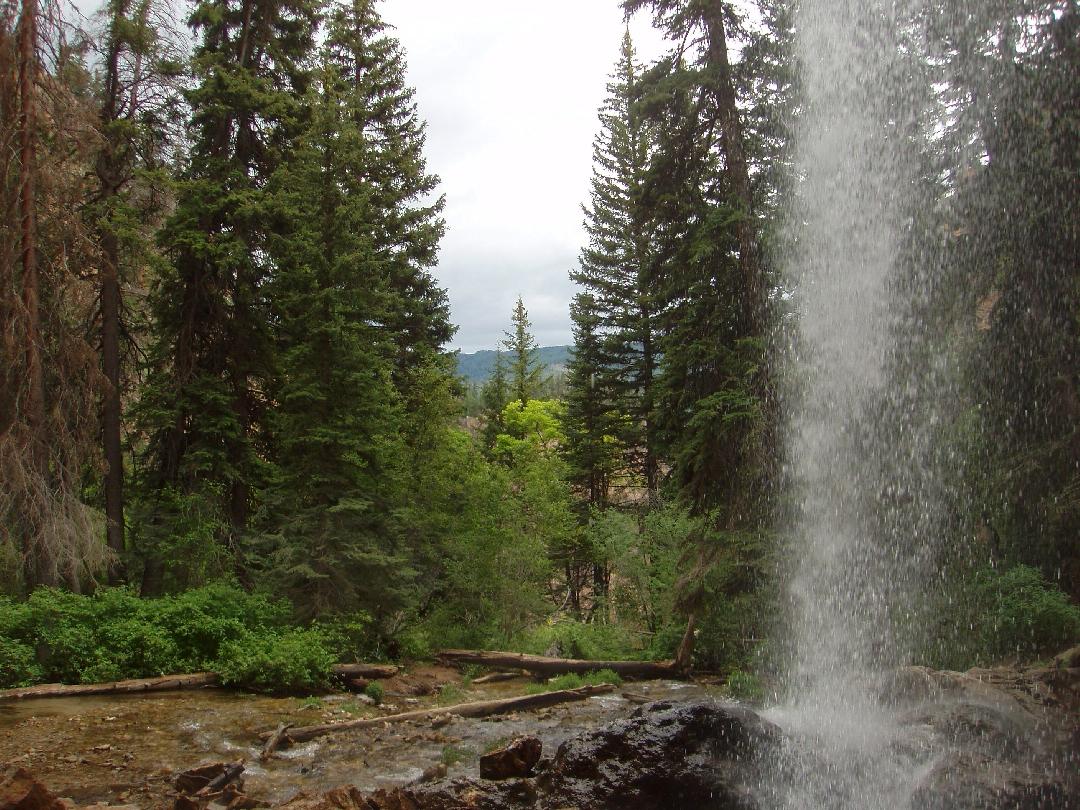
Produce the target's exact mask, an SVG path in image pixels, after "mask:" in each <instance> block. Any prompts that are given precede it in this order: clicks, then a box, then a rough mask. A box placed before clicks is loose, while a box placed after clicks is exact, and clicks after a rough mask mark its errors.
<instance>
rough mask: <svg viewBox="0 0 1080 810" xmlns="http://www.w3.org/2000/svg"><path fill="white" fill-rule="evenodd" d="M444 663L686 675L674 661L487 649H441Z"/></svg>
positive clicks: (539, 672) (537, 670)
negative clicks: (592, 658)
mask: <svg viewBox="0 0 1080 810" xmlns="http://www.w3.org/2000/svg"><path fill="white" fill-rule="evenodd" d="M435 657H436V658H438V659H439V660H440V661H441V662H443V663H444V664H457V665H463V664H476V665H479V666H483V667H491V668H492V669H526V670H528V671H529V672H532V673H534V674H536V675H565V674H567V673H570V672H575V673H577V674H579V675H583V674H585V673H586V672H594V671H596V670H598V669H610V670H611V671H612V672H615V673H616V674H618V675H621V676H623V677H628V678H678V677H682V676H683V675H685V674H686V671H685V669H684V668H681V667H679V666H678V665H677V664H676V663H675V662H674V661H588V660H585V659H581V658H548V657H546V656H543V655H525V654H524V653H513V652H488V651H486V650H443V651H442V652H440V653H438V654H436V656H435Z"/></svg>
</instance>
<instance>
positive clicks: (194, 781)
mask: <svg viewBox="0 0 1080 810" xmlns="http://www.w3.org/2000/svg"><path fill="white" fill-rule="evenodd" d="M226 767H228V766H227V763H224V762H211V763H209V764H207V765H200V766H199V767H197V768H189V769H188V770H186V771H183V772H182V773H178V774H177V775H176V779H175V780H174V781H173V785H174V786H175V787H176V789H177V790H178V791H180V792H181V793H197V792H199V791H200V790H202V789H203V788H204V787H206V786H207V785H208V784H210V782H212V781H213V780H214V779H217V778H218V777H219V776H221V775H222V774H223V773H225V768H226ZM178 810H179V809H178Z"/></svg>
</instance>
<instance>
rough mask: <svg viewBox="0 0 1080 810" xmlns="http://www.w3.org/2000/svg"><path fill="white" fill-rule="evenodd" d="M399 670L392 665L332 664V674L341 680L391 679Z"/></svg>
mask: <svg viewBox="0 0 1080 810" xmlns="http://www.w3.org/2000/svg"><path fill="white" fill-rule="evenodd" d="M400 670H401V668H400V667H396V666H394V665H393V664H334V667H333V672H334V674H335V675H337V676H339V677H341V678H368V679H370V680H379V679H380V678H393V677H394V676H395V675H397V674H398V672H399V671H400Z"/></svg>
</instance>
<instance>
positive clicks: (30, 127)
mask: <svg viewBox="0 0 1080 810" xmlns="http://www.w3.org/2000/svg"><path fill="white" fill-rule="evenodd" d="M37 15H38V7H37V0H23V4H22V10H21V12H20V15H19V209H20V210H19V215H20V221H19V236H20V258H21V263H22V309H23V321H24V323H25V330H26V331H25V335H24V347H23V350H24V356H25V360H24V364H25V372H26V386H25V389H24V396H23V401H22V410H23V414H24V419H25V422H26V426H27V429H28V433H29V447H28V448H27V452H28V454H29V463H30V467H31V469H32V471H33V474H35V475H45V474H46V472H47V471H46V464H47V453H46V445H45V436H44V435H43V434H44V429H45V374H44V369H43V367H42V362H41V288H40V285H41V281H40V278H39V277H38V266H37V211H36V208H35V206H36V198H35V189H34V180H35V177H34V174H35V171H36V168H37V167H36V165H35V164H36V153H37V132H36V128H37ZM39 532H40V527H39V526H27V527H26V533H25V535H24V547H23V548H24V559H25V561H26V562H25V568H24V576H25V585H26V588H27V590H30V589H32V588H33V587H34V586H35V585H42V584H43V585H53V584H55V583H56V571H55V565H54V563H53V561H52V559H51V558H50V555H49V552H48V549H47V548H46V547H45V545H44V544H43V543H42V538H41V537H39V536H38V535H39Z"/></svg>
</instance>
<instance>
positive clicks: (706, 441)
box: [0, 0, 1080, 690]
mask: <svg viewBox="0 0 1080 810" xmlns="http://www.w3.org/2000/svg"><path fill="white" fill-rule="evenodd" d="M969 6H970V4H964V3H960V2H953V1H952V0H949V2H945V3H943V4H939V6H938V7H935V8H934V9H930V10H927V11H926V14H925V15H923V16H921V17H919V18H918V19H915V18H913V19H912V20H911V21H910V23H911V26H912V30H913V31H918V32H919V35H920V36H925V37H928V38H930V39H932V40H934V41H935V42H936V43H937V50H936V53H938V57H937V58H936V59H935V60H934V61H933V62H932V63H929V62H925V63H920V64H916V65H900V66H899V67H898V69H900V68H903V69H904V70H908V71H910V72H913V73H914V74H918V75H922V76H924V79H925V91H926V95H925V99H924V103H923V104H922V106H921V107H920V108H919V109H918V110H913V111H912V113H911V114H912V120H911V121H910V122H908V123H909V126H908V129H906V130H905V131H904V132H903V133H902V136H903V138H904V139H905V143H906V147H907V148H909V149H910V150H911V152H912V155H913V156H914V158H913V159H915V160H917V161H919V165H921V166H923V167H924V171H923V173H922V179H921V183H922V185H921V188H920V189H919V193H920V194H921V195H922V196H921V204H920V205H919V206H918V209H917V210H914V211H911V212H910V226H909V231H910V232H911V234H912V237H911V241H910V246H908V248H906V250H907V252H906V253H905V254H904V256H903V257H902V260H901V262H900V264H901V265H902V268H901V276H902V277H901V278H898V279H897V281H896V283H897V284H898V285H905V284H908V285H912V286H914V285H916V284H918V285H920V288H925V289H926V290H927V292H926V293H925V294H924V295H922V296H921V297H919V298H918V301H917V304H916V307H917V308H918V310H919V311H918V317H919V318H920V319H921V322H924V323H926V324H927V325H928V328H927V329H926V330H925V331H924V332H922V333H920V334H919V335H918V337H917V338H913V340H912V342H911V344H910V346H909V347H908V352H907V353H906V354H905V355H904V356H900V357H896V358H893V362H894V363H895V364H896V367H897V368H900V367H902V366H903V365H904V363H906V362H909V361H911V359H912V358H914V357H917V356H919V355H920V353H926V352H930V351H940V352H941V353H942V355H943V356H945V357H947V358H948V365H949V366H950V369H952V370H953V371H955V372H957V378H958V379H959V381H960V382H959V384H957V385H956V386H955V388H953V389H951V390H952V391H953V394H954V396H953V397H952V398H951V399H950V401H949V402H944V403H926V402H924V401H922V400H920V399H919V397H918V395H917V392H914V391H913V392H912V394H911V396H912V402H906V403H882V405H881V407H882V420H883V422H886V423H888V424H889V425H893V426H895V427H896V428H897V429H899V430H902V429H903V426H904V424H905V423H904V419H905V418H906V416H905V414H910V413H911V412H912V411H911V409H912V408H915V409H918V408H926V407H931V406H932V407H934V408H935V409H936V411H937V415H936V421H935V424H936V425H937V427H938V430H939V431H940V435H939V436H938V437H937V438H938V443H937V444H936V445H935V447H937V448H938V449H937V450H936V451H935V452H939V453H941V454H943V455H947V456H948V458H949V459H951V460H952V463H951V465H950V467H949V469H951V470H952V478H951V479H950V480H948V481H934V482H929V483H928V484H927V486H934V487H941V488H942V489H944V490H948V492H949V493H951V494H952V495H953V496H954V497H951V498H950V500H949V503H950V507H949V513H948V517H947V519H946V520H945V521H944V522H943V524H942V525H936V526H934V527H933V531H935V532H937V533H940V536H941V538H942V540H941V542H940V544H939V545H938V549H939V552H940V559H939V560H937V562H938V563H939V564H940V565H941V566H942V570H947V571H949V572H950V575H949V578H948V581H947V583H946V584H944V585H943V586H942V588H941V593H940V597H941V598H940V605H939V606H938V613H937V615H938V617H939V618H938V621H939V623H940V627H938V628H937V629H938V630H939V632H938V633H937V634H936V638H938V639H951V641H948V642H947V643H944V644H936V645H927V647H926V649H925V653H924V655H925V657H926V658H927V659H931V658H933V659H934V660H937V661H942V660H944V661H945V662H947V663H948V664H950V665H951V666H965V665H968V664H972V663H975V662H986V661H991V660H995V659H998V658H1001V657H1005V656H1020V657H1038V656H1044V655H1046V654H1048V653H1052V652H1056V651H1057V650H1056V649H1055V648H1057V647H1060V646H1063V645H1064V644H1065V643H1067V642H1069V641H1071V640H1075V639H1076V637H1077V635H1078V634H1080V610H1078V608H1077V600H1078V599H1080V562H1078V559H1080V555H1078V554H1077V545H1076V540H1077V536H1078V533H1080V376H1078V369H1080V288H1078V286H1077V283H1076V280H1077V273H1076V256H1077V255H1080V244H1078V237H1080V234H1078V229H1077V223H1080V212H1078V211H1077V210H1076V201H1077V195H1076V194H1075V188H1074V187H1073V185H1074V184H1075V178H1076V176H1077V172H1078V171H1080V167H1078V165H1077V156H1078V152H1077V149H1076V136H1077V133H1078V131H1080V98H1078V97H1077V95H1078V93H1080V83H1077V82H1076V81H1075V79H1076V75H1077V70H1078V66H1080V50H1078V48H1080V45H1078V43H1080V38H1078V37H1077V32H1078V26H1080V16H1078V14H1077V11H1076V9H1075V8H1074V7H1073V6H1069V5H1068V4H1061V3H1057V2H1052V0H1045V2H1037V3H1035V4H1034V6H1032V4H1031V3H1024V4H1021V3H1019V2H1011V1H1010V2H1005V3H1004V4H997V5H995V6H994V7H993V8H990V7H987V8H980V9H979V10H978V13H972V14H967V15H966V16H964V17H963V19H964V20H965V22H964V25H963V26H960V27H959V28H957V27H955V26H952V25H951V24H950V25H949V26H948V27H946V26H944V25H943V22H944V21H946V20H952V19H953V18H954V17H956V16H957V15H960V14H961V10H962V9H961V7H964V8H967V7H969ZM622 8H623V9H624V10H625V12H626V13H627V14H635V13H640V14H644V15H651V16H652V19H653V22H654V25H655V26H656V27H658V28H659V29H661V30H662V31H663V32H664V33H665V35H666V37H667V41H668V44H669V50H668V52H667V53H665V54H664V55H663V56H662V57H661V58H660V59H659V60H657V61H655V62H653V63H651V64H642V63H641V62H640V61H639V60H638V58H637V56H636V54H635V50H634V44H633V42H632V41H631V38H630V35H629V34H627V35H626V38H625V40H624V42H623V43H622V47H621V49H620V50H618V51H617V52H613V53H612V54H611V62H612V71H611V76H610V81H609V84H608V89H607V98H606V101H605V102H604V104H603V106H602V108H601V109H600V110H599V111H598V113H599V117H598V122H597V133H596V138H595V141H594V144H593V156H594V168H593V174H592V178H591V185H590V195H589V198H588V199H586V200H583V201H582V203H583V204H584V220H585V227H584V236H583V244H582V247H581V253H580V259H579V262H578V263H577V265H576V266H575V267H574V268H568V270H569V271H570V275H571V277H572V279H573V281H574V282H575V283H576V290H577V292H576V294H575V296H574V298H573V301H572V303H571V304H570V309H569V314H570V319H571V322H572V325H573V334H574V345H573V347H572V348H571V350H570V351H569V354H568V355H567V356H564V355H563V354H562V351H561V350H562V349H563V347H546V348H544V349H540V348H539V347H537V346H536V343H535V340H534V338H533V334H532V331H531V330H532V324H531V322H530V320H529V315H528V310H527V307H526V304H527V302H525V301H522V300H521V299H520V298H519V299H518V301H517V305H516V306H515V308H514V310H513V311H512V312H507V313H506V337H505V341H504V342H503V344H502V345H501V346H500V347H499V351H498V354H497V356H495V357H491V356H489V355H487V354H485V353H478V354H477V355H476V356H473V357H472V358H468V359H469V361H470V362H468V363H466V362H464V361H465V360H466V359H467V358H466V357H465V356H459V357H457V358H455V354H454V352H452V351H451V349H450V343H451V340H452V338H453V336H454V333H455V326H454V323H453V313H452V312H451V311H450V306H449V303H448V300H449V299H448V296H447V292H446V291H445V290H444V289H442V288H441V287H440V286H439V284H438V282H437V281H436V278H435V275H434V272H435V268H436V266H437V262H438V257H439V245H440V240H441V238H442V236H443V233H444V231H445V229H446V223H445V221H444V218H443V211H444V198H443V196H442V195H443V194H444V193H449V194H452V193H453V189H448V188H446V187H444V185H443V184H442V183H441V182H440V180H439V178H438V177H437V176H435V174H434V173H433V171H432V170H431V169H430V168H429V167H428V165H427V163H426V158H425V151H424V145H425V123H424V121H423V120H421V118H420V115H419V113H418V110H417V106H416V101H415V97H414V90H413V88H411V87H410V86H409V85H408V83H407V81H406V62H405V56H404V49H403V47H402V43H400V42H399V41H398V40H397V39H396V38H395V34H394V31H393V29H391V28H390V27H388V26H387V25H386V24H385V23H384V21H383V20H382V18H381V17H380V14H379V4H378V3H377V2H375V0H269V1H268V2H261V3H255V2H252V1H251V0H199V1H198V2H195V3H194V4H193V5H192V6H191V8H190V9H189V10H188V11H189V12H190V13H188V14H187V16H186V17H185V18H184V19H174V18H173V17H172V16H170V15H171V14H172V13H173V7H172V6H171V5H170V4H167V3H163V2H159V0H139V1H138V2H133V0H108V2H107V3H106V5H105V7H104V9H103V11H102V13H101V15H99V16H98V17H95V18H94V21H93V24H90V23H83V24H82V27H80V24H79V23H77V22H76V20H75V18H74V17H71V16H69V17H68V18H67V19H64V18H63V14H62V11H61V9H59V8H58V7H57V6H55V5H48V6H45V5H39V3H38V0H22V2H19V3H16V2H13V1H8V2H3V3H0V104H2V115H0V141H2V143H3V144H4V149H3V150H2V152H0V162H2V172H0V178H2V182H3V186H2V190H0V203H2V205H3V210H4V216H3V217H2V218H0V373H2V375H3V377H2V378H0V593H2V594H3V596H0V681H2V682H3V683H2V684H0V685H15V684H21V683H29V682H34V681H40V680H66V681H79V680H82V681H91V680H106V679H111V678H118V677H125V676H136V675H151V674H160V673H162V672H166V671H191V670H193V669H200V668H214V669H216V670H217V671H220V672H223V673H224V674H226V676H227V677H228V678H229V679H231V681H232V682H236V683H247V684H249V685H254V686H257V687H260V688H279V687H280V686H282V685H283V684H284V685H298V686H303V685H310V684H314V683H319V682H321V681H323V680H325V678H326V676H327V673H328V671H329V665H330V664H331V663H333V662H334V661H335V660H344V659H348V660H356V659H372V660H373V659H386V658H402V657H414V658H416V657H425V656H429V655H430V654H431V653H432V652H433V651H434V650H435V649H437V648H440V647H444V646H445V647H475V648H498V649H516V650H521V651H528V652H534V653H545V652H547V653H549V654H556V655H563V656H577V657H594V658H607V659H623V658H638V657H641V658H673V657H677V658H678V660H679V661H680V663H682V664H686V665H690V664H691V663H693V664H694V665H695V666H698V667H701V668H706V669H711V670H718V671H721V672H723V673H724V674H725V675H728V674H730V673H732V672H736V673H741V672H743V671H747V672H748V671H751V670H756V671H758V672H761V673H763V674H765V675H766V676H767V675H768V672H769V667H770V662H771V661H774V660H776V659H777V658H778V657H782V655H783V653H782V651H780V650H777V649H776V647H775V645H774V639H775V637H776V635H775V633H774V630H775V621H776V616H777V611H778V610H779V609H780V607H781V605H780V602H781V595H780V591H779V588H778V581H779V577H780V576H781V575H782V574H781V572H782V571H783V570H784V568H783V564H782V561H783V559H784V556H785V554H786V552H787V550H788V546H789V544H790V543H792V542H796V541H797V540H792V539H791V538H788V537H787V535H786V533H785V527H786V526H788V525H789V522H790V518H791V513H792V510H793V509H795V508H796V505H795V498H794V496H793V494H792V492H791V491H790V488H789V486H788V483H789V482H788V481H787V476H788V475H789V470H788V469H787V467H786V465H785V456H784V454H785V448H784V446H783V443H782V441H781V438H780V436H781V426H782V424H783V421H784V418H785V406H786V403H789V402H790V401H791V400H792V399H793V398H797V397H798V396H799V386H800V382H799V380H797V379H794V380H793V379H790V377H789V375H788V369H787V367H786V366H785V365H784V364H783V363H782V362H780V360H779V359H778V355H779V353H780V350H781V349H782V348H783V347H784V346H786V345H787V343H788V342H789V341H790V340H791V339H792V331H793V330H792V324H793V323H794V322H795V321H797V318H798V305H799V291H798V289H797V288H795V287H794V285H793V284H792V282H791V280H790V279H786V278H784V277H782V275H781V273H780V271H779V269H778V268H779V257H780V255H781V254H782V251H783V250H784V248H785V245H783V244H782V243H781V239H780V237H779V234H780V231H781V222H782V221H783V218H784V217H785V216H789V215H790V211H789V210H788V208H787V207H786V206H785V204H784V202H783V199H784V195H785V194H786V193H787V192H788V190H789V189H790V187H791V185H792V184H794V183H796V182H797V181H798V178H797V177H794V176H793V173H792V171H791V169H790V148H791V141H792V137H793V135H792V133H793V131H794V130H795V128H797V122H798V120H799V116H800V114H801V113H802V107H801V104H802V102H801V100H800V94H799V91H800V88H799V86H798V84H797V82H796V80H795V73H794V68H793V61H792V60H793V57H792V54H791V50H790V47H789V46H790V40H791V37H792V30H791V4H790V3H789V2H787V0H754V1H753V2H751V3H747V4H734V3H729V2H726V0H707V1H706V2H698V1H695V2H691V0H623V3H622ZM185 13H187V12H185ZM184 26H186V30H184ZM944 30H947V31H950V32H954V34H955V36H956V37H959V38H950V37H948V36H946V35H945V34H943V33H942V31H944ZM955 32H959V33H955ZM950 36H953V34H950ZM908 56H909V55H898V56H897V59H898V60H901V58H908ZM975 64H977V65H978V66H979V69H978V70H975V69H974V67H973V65H975ZM987 77H992V78H989V79H988V78H987ZM1021 187H1022V188H1023V189H1024V190H1025V194H1029V195H1032V196H1034V197H1038V198H1040V199H1045V200H1063V199H1064V200H1070V202H1069V204H1068V205H1066V206H1064V207H1060V206H1050V205H1047V206H1045V207H1042V208H1038V207H1036V208H1029V209H1025V213H1023V215H1019V214H1016V213H1015V210H1014V206H1012V205H1011V202H1010V201H1011V200H1012V199H1013V196H1012V195H1014V194H1015V193H1016V189H1018V188H1021ZM1070 188H1071V189H1072V190H1071V191H1070V190H1069V189H1070ZM522 193H523V194H525V193H527V190H523V192H522ZM927 234H934V235H936V236H935V239H934V240H927V239H926V238H924V237H926V235H927ZM930 243H932V244H935V245H936V246H937V247H936V248H935V250H934V251H932V252H931V255H927V253H926V251H925V250H920V249H917V246H923V245H926V244H930ZM923 282H926V283H925V285H923ZM902 315H903V316H911V317H914V315H913V314H911V313H903V314H902ZM482 354H483V355H484V356H483V357H480V356H479V355H482ZM564 357H565V363H566V373H565V377H564V376H563V375H561V374H553V373H552V372H551V371H550V370H545V369H546V368H547V366H548V365H550V364H554V363H563V362H564ZM1003 357H1008V358H1016V362H1008V363H1004V364H1003V363H1002V361H1001V359H1002V358H1003ZM489 360H490V361H491V363H490V372H488V371H487V370H486V368H484V367H482V364H481V361H483V363H487V361H489ZM459 376H464V377H465V378H467V380H468V382H481V381H482V382H483V384H482V386H475V387H470V386H469V385H468V384H463V382H462V380H461V379H460V378H459ZM909 406H910V407H909ZM890 407H891V408H894V410H893V411H890V410H889V408H890ZM466 415H469V416H470V417H472V418H469V419H466V418H465V416H466ZM919 496H920V493H919V492H908V493H895V492H891V491H888V490H883V494H882V502H883V503H885V502H886V501H888V499H889V498H894V497H895V498H896V499H897V500H900V501H903V500H904V499H917V498H918V497H919ZM909 502H910V501H904V503H909ZM912 525H914V524H912ZM887 528H888V530H889V531H892V532H894V533H895V534H896V537H897V538H898V539H897V543H898V544H903V543H904V542H906V541H905V540H904V539H903V532H904V527H897V526H896V525H892V524H890V525H889V526H888V527H887ZM972 628H974V629H972ZM275 679H276V680H277V681H278V682H277V683H271V682H270V681H274V680H275ZM737 682H739V683H742V684H744V686H746V688H747V689H750V690H753V689H755V688H757V687H756V681H754V680H753V679H752V678H751V677H750V676H738V678H737Z"/></svg>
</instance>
